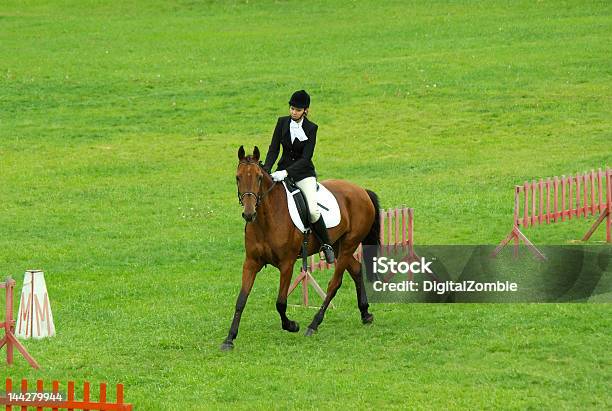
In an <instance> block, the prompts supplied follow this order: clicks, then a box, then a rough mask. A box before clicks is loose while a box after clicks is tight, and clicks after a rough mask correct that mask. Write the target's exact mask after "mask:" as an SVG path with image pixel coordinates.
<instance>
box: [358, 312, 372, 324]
mask: <svg viewBox="0 0 612 411" xmlns="http://www.w3.org/2000/svg"><path fill="white" fill-rule="evenodd" d="M372 321H374V314H370V313H368V314H366V315H365V316H364V317H361V322H362V323H363V324H365V325H368V324H372Z"/></svg>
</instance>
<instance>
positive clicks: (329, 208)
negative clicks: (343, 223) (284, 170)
mask: <svg viewBox="0 0 612 411" xmlns="http://www.w3.org/2000/svg"><path fill="white" fill-rule="evenodd" d="M283 186H284V187H285V191H286V192H287V205H288V206H289V214H290V215H291V219H292V220H293V224H295V226H296V227H297V228H298V229H299V230H300V231H301V232H304V231H305V229H304V224H302V220H301V219H300V214H299V213H298V209H297V206H296V205H295V200H294V199H293V195H292V192H291V191H289V189H287V184H285V182H284V181H283ZM317 186H318V190H317V204H318V205H319V210H320V211H321V215H322V216H323V220H324V221H325V226H326V227H327V228H331V227H335V226H337V225H338V224H340V207H339V206H338V201H337V200H336V197H334V195H333V194H332V192H331V191H329V190H328V189H327V188H325V186H324V185H323V184H320V183H317Z"/></svg>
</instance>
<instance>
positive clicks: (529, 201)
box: [493, 168, 612, 259]
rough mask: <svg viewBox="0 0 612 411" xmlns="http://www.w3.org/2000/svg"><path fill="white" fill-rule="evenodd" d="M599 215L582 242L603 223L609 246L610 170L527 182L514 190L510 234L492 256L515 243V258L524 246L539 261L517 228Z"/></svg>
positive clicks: (611, 239)
mask: <svg viewBox="0 0 612 411" xmlns="http://www.w3.org/2000/svg"><path fill="white" fill-rule="evenodd" d="M597 214H599V216H598V218H597V220H596V221H595V222H594V223H593V225H592V226H591V228H590V229H589V231H588V232H587V233H586V234H585V235H584V237H583V238H582V241H587V240H588V239H589V238H590V237H591V235H592V234H593V233H594V232H595V230H596V229H597V227H598V226H599V225H600V224H601V223H602V222H603V221H604V220H606V241H607V242H608V243H609V242H612V234H611V227H612V168H606V171H605V172H603V171H601V169H599V170H598V171H591V172H589V173H584V174H580V173H578V174H576V175H572V176H568V177H566V176H562V177H561V178H559V177H552V178H550V177H549V178H546V179H540V181H531V182H529V181H526V182H525V183H524V184H523V185H517V186H516V187H515V188H514V223H513V226H512V231H510V234H508V236H507V237H506V238H505V239H504V240H503V241H502V242H501V243H500V244H499V246H497V248H496V249H495V251H493V256H496V255H497V254H499V252H500V251H501V250H502V249H503V248H504V247H505V246H506V245H507V244H508V243H509V242H510V241H512V240H514V256H518V247H519V243H520V242H521V241H522V242H524V243H525V244H526V245H527V246H528V247H529V249H530V250H531V252H532V253H533V254H534V255H535V256H537V257H538V258H540V259H545V258H546V257H545V256H544V254H543V253H542V252H541V251H540V250H538V248H537V247H536V246H535V245H533V243H531V241H529V240H528V239H527V237H526V236H525V235H524V234H523V233H522V232H521V229H520V227H521V226H522V227H523V228H526V227H533V226H535V225H539V224H551V223H556V222H559V221H568V220H571V219H572V218H580V217H584V218H586V217H588V216H589V215H591V216H595V215H597Z"/></svg>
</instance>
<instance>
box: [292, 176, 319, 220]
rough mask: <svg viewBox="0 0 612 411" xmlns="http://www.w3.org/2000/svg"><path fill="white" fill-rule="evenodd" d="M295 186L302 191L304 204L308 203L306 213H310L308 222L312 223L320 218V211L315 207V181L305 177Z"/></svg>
mask: <svg viewBox="0 0 612 411" xmlns="http://www.w3.org/2000/svg"><path fill="white" fill-rule="evenodd" d="M295 184H296V185H297V186H298V187H299V188H300V190H302V192H303V193H304V197H306V203H308V211H309V212H310V222H311V223H314V222H315V221H317V220H318V219H319V217H320V216H321V211H320V210H319V206H318V205H317V179H316V178H315V177H306V178H303V179H301V180H300V181H296V182H295Z"/></svg>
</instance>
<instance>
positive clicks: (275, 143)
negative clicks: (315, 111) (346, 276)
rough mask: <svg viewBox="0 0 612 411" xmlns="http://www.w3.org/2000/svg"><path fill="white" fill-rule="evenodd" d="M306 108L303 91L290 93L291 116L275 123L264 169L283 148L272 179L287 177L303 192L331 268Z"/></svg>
mask: <svg viewBox="0 0 612 411" xmlns="http://www.w3.org/2000/svg"><path fill="white" fill-rule="evenodd" d="M309 106H310V96H309V95H308V93H306V91H304V90H299V91H296V92H295V93H293V95H292V96H291V99H290V100H289V114H290V115H289V116H285V117H280V118H279V119H278V122H277V123H276V128H275V129H274V134H273V135H272V142H271V143H270V147H269V148H268V154H267V155H266V162H265V163H264V166H263V168H264V169H265V170H266V171H267V172H268V173H269V172H270V171H271V170H272V166H273V165H274V163H275V162H276V159H277V158H278V152H279V148H280V146H281V145H282V146H283V154H282V156H281V159H280V161H279V162H278V168H277V170H276V171H275V172H274V173H272V175H271V176H272V179H274V181H282V180H284V179H285V178H286V177H287V176H289V177H291V179H293V181H295V183H296V185H297V186H298V187H299V188H300V190H302V193H304V197H305V198H306V202H307V203H308V210H309V212H310V214H309V219H310V223H311V226H312V229H313V231H314V233H315V234H316V236H317V237H318V239H319V241H320V242H321V249H322V250H323V253H324V254H325V260H326V261H327V262H328V263H330V264H331V263H333V262H334V250H333V249H332V247H331V246H330V244H329V236H328V235H327V227H325V222H324V221H323V216H322V215H321V211H320V210H319V206H318V205H317V200H316V193H317V179H316V176H317V174H316V173H315V168H314V164H313V163H312V155H313V153H314V148H315V143H316V140H317V128H318V126H317V125H316V124H315V123H313V122H312V121H310V120H308V118H307V117H306V116H307V115H308V107H309Z"/></svg>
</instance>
